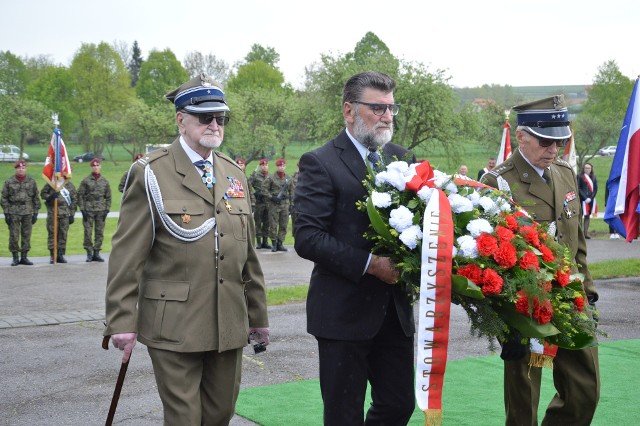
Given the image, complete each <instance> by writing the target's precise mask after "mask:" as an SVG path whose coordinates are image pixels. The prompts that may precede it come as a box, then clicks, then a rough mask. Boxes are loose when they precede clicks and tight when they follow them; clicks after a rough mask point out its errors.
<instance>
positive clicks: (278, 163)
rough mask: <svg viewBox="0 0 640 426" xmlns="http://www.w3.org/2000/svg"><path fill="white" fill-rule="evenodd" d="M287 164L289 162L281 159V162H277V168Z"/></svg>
mask: <svg viewBox="0 0 640 426" xmlns="http://www.w3.org/2000/svg"><path fill="white" fill-rule="evenodd" d="M285 164H287V162H286V161H285V159H284V158H281V159H279V160H277V161H276V166H278V167H279V166H284V165H285Z"/></svg>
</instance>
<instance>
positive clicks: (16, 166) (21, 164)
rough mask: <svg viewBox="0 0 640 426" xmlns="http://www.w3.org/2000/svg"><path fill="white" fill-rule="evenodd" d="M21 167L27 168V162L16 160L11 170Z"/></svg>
mask: <svg viewBox="0 0 640 426" xmlns="http://www.w3.org/2000/svg"><path fill="white" fill-rule="evenodd" d="M21 166H24V167H27V162H26V161H24V160H18V161H16V163H15V164H14V165H13V168H14V169H17V168H18V167H21Z"/></svg>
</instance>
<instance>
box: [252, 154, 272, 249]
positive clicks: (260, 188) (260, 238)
mask: <svg viewBox="0 0 640 426" xmlns="http://www.w3.org/2000/svg"><path fill="white" fill-rule="evenodd" d="M259 167H260V168H259V169H258V170H256V171H254V172H253V173H252V174H251V176H250V177H249V185H250V186H251V188H252V192H253V194H254V196H255V199H256V201H255V208H254V209H253V219H254V221H255V223H256V248H257V249H270V248H271V246H270V245H269V195H268V194H267V193H266V192H265V191H264V182H265V180H266V179H267V176H269V160H267V159H266V158H263V159H261V160H260V166H259Z"/></svg>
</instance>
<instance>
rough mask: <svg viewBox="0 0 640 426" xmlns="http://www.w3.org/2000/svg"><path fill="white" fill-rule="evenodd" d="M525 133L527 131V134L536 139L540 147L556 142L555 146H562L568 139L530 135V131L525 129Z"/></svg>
mask: <svg viewBox="0 0 640 426" xmlns="http://www.w3.org/2000/svg"><path fill="white" fill-rule="evenodd" d="M525 133H527V134H528V135H529V136H531V137H533V138H536V139H537V140H538V144H539V145H540V146H541V147H542V148H549V147H550V146H551V145H553V144H554V143H555V144H556V146H557V147H558V148H564V146H565V145H566V144H567V142H568V141H569V139H549V138H541V137H540V136H536V135H532V134H531V133H530V132H527V131H526V130H525Z"/></svg>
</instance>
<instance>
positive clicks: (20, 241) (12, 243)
mask: <svg viewBox="0 0 640 426" xmlns="http://www.w3.org/2000/svg"><path fill="white" fill-rule="evenodd" d="M32 217H33V215H32V214H28V215H23V214H20V215H19V214H12V215H11V218H10V219H9V251H10V252H11V253H15V252H23V253H24V252H27V251H29V250H31V229H32V228H33V224H32V223H31V219H32ZM21 245H22V247H21Z"/></svg>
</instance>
